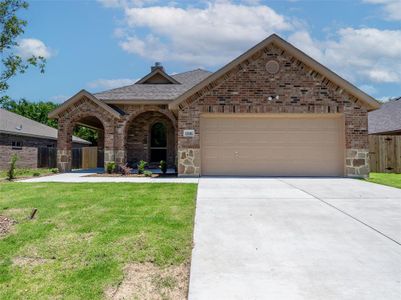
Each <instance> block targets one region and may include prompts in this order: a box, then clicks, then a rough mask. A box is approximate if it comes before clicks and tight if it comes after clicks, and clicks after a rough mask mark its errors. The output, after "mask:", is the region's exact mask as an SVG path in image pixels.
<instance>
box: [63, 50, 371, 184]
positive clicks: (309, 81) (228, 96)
mask: <svg viewBox="0 0 401 300" xmlns="http://www.w3.org/2000/svg"><path fill="white" fill-rule="evenodd" d="M271 61H275V62H276V63H278V65H279V70H278V72H277V73H275V74H272V73H269V72H268V71H267V69H266V64H267V63H268V62H271ZM273 65H274V64H273ZM125 103H127V104H114V105H112V106H111V107H112V108H113V109H115V110H116V111H117V112H118V114H113V113H111V112H110V111H108V110H107V109H105V108H104V107H102V105H99V104H98V103H96V101H95V100H93V99H89V98H87V97H86V96H82V98H80V100H79V101H77V102H74V103H73V104H71V105H70V106H68V107H67V108H66V109H65V110H64V111H62V112H61V113H60V114H59V115H58V121H59V140H58V145H59V146H58V165H59V168H60V170H61V171H66V170H69V169H70V167H71V134H72V130H73V128H74V126H75V125H76V124H77V123H78V122H82V120H84V119H85V118H88V117H92V118H93V117H96V118H97V119H98V120H100V121H101V123H102V124H103V129H104V130H103V131H102V135H101V137H102V139H103V140H104V153H105V158H104V160H105V163H107V162H109V161H115V162H116V163H117V164H119V165H123V164H125V163H127V162H129V163H130V164H131V165H135V164H136V163H137V162H138V161H139V160H141V159H143V160H146V161H149V160H150V149H149V142H150V137H149V131H150V127H151V126H152V124H154V123H155V122H162V123H163V124H165V126H166V127H167V132H168V150H167V151H168V164H169V165H170V166H173V165H176V166H177V167H178V168H177V169H178V173H179V175H189V176H199V175H200V174H201V171H202V170H201V161H200V160H201V153H200V140H199V137H200V115H201V114H202V113H225V114H237V113H264V114H268V113H282V114H291V113H304V114H315V113H319V114H342V115H343V116H344V130H345V145H344V153H345V161H344V170H345V175H347V176H366V175H368V173H369V158H368V152H369V151H368V131H367V129H368V119H367V112H368V111H367V107H366V106H365V104H364V103H363V102H362V101H359V100H358V99H357V98H355V97H354V96H352V95H351V94H349V93H348V92H346V91H345V90H343V89H342V88H340V87H339V86H337V85H336V84H335V83H333V82H332V81H330V80H329V79H327V78H326V77H324V76H323V75H322V74H320V73H318V72H316V71H315V70H314V69H312V68H310V67H308V66H307V65H305V64H304V63H302V62H301V61H299V60H298V59H296V58H295V57H294V56H292V55H291V54H290V53H289V52H287V51H286V50H283V49H281V48H279V47H278V46H275V44H269V45H268V46H266V47H265V48H263V49H262V50H260V51H258V52H257V53H255V54H253V55H252V57H249V58H247V59H245V60H244V61H242V62H241V63H239V64H238V65H236V66H234V67H232V69H230V70H228V71H227V72H226V73H225V74H223V75H222V76H220V77H219V78H217V79H216V80H214V81H212V82H210V83H209V84H208V85H206V86H205V87H203V88H202V89H201V90H199V91H197V92H196V93H194V94H193V95H191V96H189V97H188V98H186V99H184V101H183V102H181V103H180V104H179V106H178V111H176V112H174V113H173V112H172V111H170V110H169V108H168V105H166V104H163V105H151V104H149V105H147V104H134V102H133V104H130V103H129V102H128V101H125ZM149 103H151V102H150V101H149ZM82 123H84V122H82ZM184 129H194V130H195V136H194V137H190V138H187V137H184V136H183V130H184Z"/></svg>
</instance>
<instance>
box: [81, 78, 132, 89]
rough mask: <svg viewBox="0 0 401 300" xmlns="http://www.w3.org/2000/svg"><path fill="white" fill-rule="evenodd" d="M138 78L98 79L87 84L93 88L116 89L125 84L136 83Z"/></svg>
mask: <svg viewBox="0 0 401 300" xmlns="http://www.w3.org/2000/svg"><path fill="white" fill-rule="evenodd" d="M137 80H138V79H130V78H119V79H97V80H94V81H92V82H89V83H88V84H87V86H88V87H89V88H91V89H99V90H101V89H104V90H109V89H114V88H118V87H122V86H125V85H130V84H133V83H135V81H137Z"/></svg>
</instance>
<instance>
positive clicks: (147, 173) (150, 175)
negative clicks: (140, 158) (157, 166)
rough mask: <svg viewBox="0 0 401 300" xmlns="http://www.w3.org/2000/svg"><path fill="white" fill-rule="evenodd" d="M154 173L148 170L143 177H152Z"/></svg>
mask: <svg viewBox="0 0 401 300" xmlns="http://www.w3.org/2000/svg"><path fill="white" fill-rule="evenodd" d="M152 174H153V173H152V171H149V170H146V171H143V175H145V177H152Z"/></svg>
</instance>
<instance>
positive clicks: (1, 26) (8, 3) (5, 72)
mask: <svg viewBox="0 0 401 300" xmlns="http://www.w3.org/2000/svg"><path fill="white" fill-rule="evenodd" d="M27 8H28V3H27V2H26V1H23V0H2V1H0V55H1V64H2V66H1V70H0V94H2V93H4V92H6V91H7V90H8V88H9V85H8V80H9V79H10V78H12V77H14V76H15V75H17V74H20V73H25V72H26V70H27V69H28V68H29V67H30V66H34V67H38V68H39V69H40V72H41V73H44V71H45V64H46V60H45V58H44V57H42V56H31V57H28V58H22V57H21V56H19V55H18V54H16V52H15V51H16V47H17V46H18V42H17V38H18V37H19V36H20V35H21V34H23V33H24V28H25V27H26V25H27V22H26V21H25V20H22V19H20V18H19V17H18V16H17V13H18V11H20V10H21V9H27Z"/></svg>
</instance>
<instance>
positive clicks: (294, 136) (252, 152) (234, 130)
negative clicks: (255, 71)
mask: <svg viewBox="0 0 401 300" xmlns="http://www.w3.org/2000/svg"><path fill="white" fill-rule="evenodd" d="M343 124H344V119H343V117H342V116H341V115H337V114H333V115H327V114H326V115H320V114H314V115H305V114H303V115H302V114H288V115H286V116H283V114H263V115H262V114H252V115H250V114H236V115H235V116H233V115H229V116H227V115H222V114H204V115H202V116H201V125H200V126H201V129H200V133H201V153H202V154H201V172H202V175H234V176H235V175H246V176H343V175H344V125H343Z"/></svg>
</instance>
